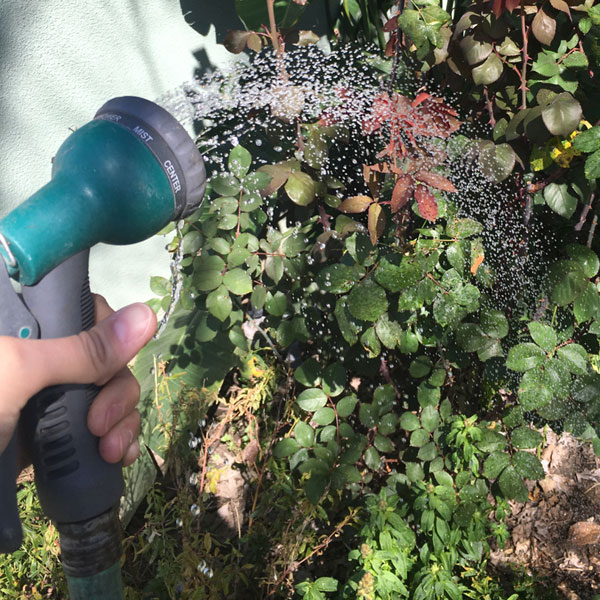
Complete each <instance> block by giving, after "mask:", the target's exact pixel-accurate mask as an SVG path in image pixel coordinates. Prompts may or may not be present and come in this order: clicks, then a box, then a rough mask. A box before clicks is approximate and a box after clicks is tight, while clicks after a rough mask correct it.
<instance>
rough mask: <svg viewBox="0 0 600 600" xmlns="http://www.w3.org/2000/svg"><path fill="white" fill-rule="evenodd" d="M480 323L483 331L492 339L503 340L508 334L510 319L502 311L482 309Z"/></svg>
mask: <svg viewBox="0 0 600 600" xmlns="http://www.w3.org/2000/svg"><path fill="white" fill-rule="evenodd" d="M480 323H481V329H483V331H485V333H487V334H488V335H489V336H491V337H495V338H499V339H501V338H503V337H505V336H506V335H507V334H508V319H507V318H506V316H505V314H504V313H503V312H502V311H499V310H493V309H482V311H481V317H480Z"/></svg>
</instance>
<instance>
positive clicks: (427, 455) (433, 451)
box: [417, 442, 438, 461]
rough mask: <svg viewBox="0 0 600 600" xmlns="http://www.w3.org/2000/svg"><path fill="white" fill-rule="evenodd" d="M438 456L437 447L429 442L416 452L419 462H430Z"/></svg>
mask: <svg viewBox="0 0 600 600" xmlns="http://www.w3.org/2000/svg"><path fill="white" fill-rule="evenodd" d="M437 455H438V450H437V446H436V445H435V444H434V443H433V442H429V443H428V444H425V445H424V446H422V447H421V448H420V449H419V451H418V452H417V458H418V459H419V460H424V461H431V460H433V459H434V458H435V457H436V456H437Z"/></svg>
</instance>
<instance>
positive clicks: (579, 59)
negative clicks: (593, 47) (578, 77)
mask: <svg viewBox="0 0 600 600" xmlns="http://www.w3.org/2000/svg"><path fill="white" fill-rule="evenodd" d="M562 64H563V66H565V67H567V68H569V69H585V68H586V67H587V66H588V65H589V62H588V59H587V56H586V55H585V54H584V53H583V52H579V51H576V52H571V53H570V54H567V55H566V56H565V59H564V60H563V62H562Z"/></svg>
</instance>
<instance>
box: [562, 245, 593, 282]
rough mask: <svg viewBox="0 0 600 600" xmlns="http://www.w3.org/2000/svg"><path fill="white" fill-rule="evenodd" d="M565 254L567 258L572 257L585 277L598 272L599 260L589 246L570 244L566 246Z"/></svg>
mask: <svg viewBox="0 0 600 600" xmlns="http://www.w3.org/2000/svg"><path fill="white" fill-rule="evenodd" d="M567 254H568V255H569V258H571V259H573V260H574V261H575V262H576V263H577V264H578V265H579V266H580V267H581V270H582V271H583V273H584V274H585V276H586V277H590V278H591V277H594V276H595V275H596V273H598V269H599V268H600V261H599V260H598V255H597V254H596V253H595V252H594V251H593V250H591V249H590V248H587V247H586V246H580V245H578V244H571V245H569V246H567Z"/></svg>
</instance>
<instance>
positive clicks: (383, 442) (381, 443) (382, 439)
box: [373, 433, 394, 452]
mask: <svg viewBox="0 0 600 600" xmlns="http://www.w3.org/2000/svg"><path fill="white" fill-rule="evenodd" d="M373 443H374V444H375V447H376V448H377V450H379V451H380V452H393V451H394V443H393V442H392V441H391V440H390V438H389V437H386V436H384V435H381V434H380V433H378V434H377V435H376V436H375V439H374V440H373Z"/></svg>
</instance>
